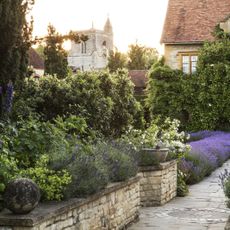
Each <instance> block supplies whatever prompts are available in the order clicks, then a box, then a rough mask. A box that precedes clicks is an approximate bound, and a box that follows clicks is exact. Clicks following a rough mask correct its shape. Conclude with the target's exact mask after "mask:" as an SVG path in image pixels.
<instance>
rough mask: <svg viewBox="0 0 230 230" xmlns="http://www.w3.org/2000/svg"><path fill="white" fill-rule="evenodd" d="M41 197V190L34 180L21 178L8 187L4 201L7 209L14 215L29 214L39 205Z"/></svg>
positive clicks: (10, 183)
mask: <svg viewBox="0 0 230 230" xmlns="http://www.w3.org/2000/svg"><path fill="white" fill-rule="evenodd" d="M40 197H41V195H40V189H39V187H38V186H37V185H36V184H35V183H34V182H33V181H32V180H30V179H27V178H19V179H15V180H12V181H11V182H9V184H8V185H7V186H6V189H5V192H4V195H3V200H4V205H5V208H7V209H9V210H10V211H11V212H13V213H14V214H27V213H29V212H31V211H32V210H33V209H34V208H35V207H36V206H37V205H38V202H39V200H40Z"/></svg>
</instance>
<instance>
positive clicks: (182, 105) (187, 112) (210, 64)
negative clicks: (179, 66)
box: [147, 39, 230, 131]
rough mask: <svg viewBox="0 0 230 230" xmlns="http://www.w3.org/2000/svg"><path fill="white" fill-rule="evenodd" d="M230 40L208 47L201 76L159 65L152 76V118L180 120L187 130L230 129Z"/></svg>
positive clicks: (202, 54) (149, 102)
mask: <svg viewBox="0 0 230 230" xmlns="http://www.w3.org/2000/svg"><path fill="white" fill-rule="evenodd" d="M229 44H230V40H229V39H222V40H218V41H215V42H211V43H206V44H205V45H204V46H203V48H202V49H201V50H200V55H199V58H198V68H197V73H195V74H192V75H185V74H183V73H182V72H180V71H178V70H172V69H170V68H169V67H167V66H161V65H155V66H154V67H153V68H152V69H151V71H150V72H149V84H148V99H147V106H148V107H149V109H150V112H151V113H152V115H153V116H154V115H159V114H160V115H163V116H164V117H170V118H176V119H178V120H180V121H181V124H182V127H183V128H184V129H186V130H191V131H199V130H229V129H230V110H229V109H230V102H229V100H226V98H229V97H230V91H229V85H230V59H229V54H230V49H229V47H230V45H229Z"/></svg>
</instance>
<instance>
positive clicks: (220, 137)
mask: <svg viewBox="0 0 230 230" xmlns="http://www.w3.org/2000/svg"><path fill="white" fill-rule="evenodd" d="M190 140H192V141H191V142H189V144H190V145H191V151H190V152H189V153H188V154H186V155H185V157H184V158H182V160H181V161H180V163H179V168H180V169H181V171H182V172H183V173H184V174H185V175H186V183H188V184H194V183H197V182H199V181H200V180H202V179H203V178H204V177H205V176H207V175H209V174H211V172H212V171H213V170H215V169H216V168H217V167H219V166H221V165H222V164H223V162H224V161H226V160H227V159H228V158H229V157H230V133H227V132H221V131H200V132H197V133H192V134H191V137H190ZM193 140H194V141H193Z"/></svg>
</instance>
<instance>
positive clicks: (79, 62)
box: [68, 18, 114, 71]
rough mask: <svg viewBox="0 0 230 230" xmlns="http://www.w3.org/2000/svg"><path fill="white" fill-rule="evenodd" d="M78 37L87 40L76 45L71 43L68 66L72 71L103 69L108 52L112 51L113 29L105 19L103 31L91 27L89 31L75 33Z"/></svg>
mask: <svg viewBox="0 0 230 230" xmlns="http://www.w3.org/2000/svg"><path fill="white" fill-rule="evenodd" d="M76 32H77V33H78V34H79V35H80V34H84V35H87V36H88V40H87V41H85V42H81V43H79V44H76V43H75V42H72V43H71V50H70V51H69V55H68V65H69V66H70V67H71V68H72V69H74V70H77V69H79V70H83V71H90V70H99V69H104V68H105V67H106V66H107V63H108V56H109V51H111V50H113V48H114V46H113V28H112V24H111V22H110V19H109V18H107V20H106V23H105V25H104V30H97V29H95V28H94V27H93V26H92V28H91V29H89V30H82V31H76Z"/></svg>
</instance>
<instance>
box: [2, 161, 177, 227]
mask: <svg viewBox="0 0 230 230" xmlns="http://www.w3.org/2000/svg"><path fill="white" fill-rule="evenodd" d="M176 187H177V162H176V161H170V162H165V163H161V164H160V165H159V166H154V167H153V166H151V167H141V168H140V172H139V173H138V176H137V177H135V178H131V179H130V180H128V181H127V182H120V183H115V184H112V185H109V186H108V187H107V188H106V189H104V190H103V191H101V192H99V193H97V194H95V195H92V196H90V197H89V198H87V199H71V200H68V201H63V202H49V203H41V204H40V205H39V206H38V207H37V208H35V210H33V211H32V212H31V213H29V214H27V215H15V214H11V213H10V212H9V211H7V210H4V211H2V212H0V230H54V229H55V230H64V229H66V230H67V229H68V230H120V229H125V227H126V226H127V225H128V224H129V223H131V222H133V221H134V220H136V219H137V218H138V216H139V208H140V205H142V206H157V205H162V204H164V203H166V202H168V201H169V200H171V199H172V198H173V197H175V196H176Z"/></svg>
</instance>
